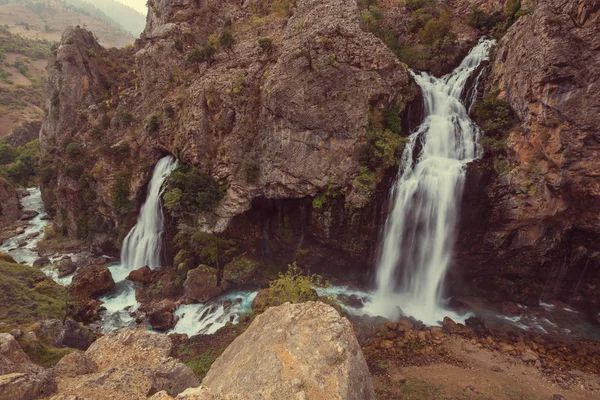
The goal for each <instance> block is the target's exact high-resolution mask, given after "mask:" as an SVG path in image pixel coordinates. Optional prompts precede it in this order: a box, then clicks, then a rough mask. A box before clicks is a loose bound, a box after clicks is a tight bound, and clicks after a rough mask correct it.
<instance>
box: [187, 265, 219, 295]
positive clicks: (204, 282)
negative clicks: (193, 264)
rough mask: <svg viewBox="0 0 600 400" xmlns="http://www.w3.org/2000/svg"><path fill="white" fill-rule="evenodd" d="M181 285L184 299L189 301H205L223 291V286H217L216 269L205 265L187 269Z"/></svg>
mask: <svg viewBox="0 0 600 400" xmlns="http://www.w3.org/2000/svg"><path fill="white" fill-rule="evenodd" d="M183 287H184V291H185V298H186V300H187V301H191V302H194V301H197V302H200V303H206V302H207V301H208V300H210V299H212V298H213V297H215V296H218V295H220V294H221V293H222V292H223V287H222V286H217V270H216V269H214V268H210V267H209V266H206V265H200V266H199V267H198V268H194V269H192V270H190V271H188V273H187V279H186V280H185V283H184V284H183Z"/></svg>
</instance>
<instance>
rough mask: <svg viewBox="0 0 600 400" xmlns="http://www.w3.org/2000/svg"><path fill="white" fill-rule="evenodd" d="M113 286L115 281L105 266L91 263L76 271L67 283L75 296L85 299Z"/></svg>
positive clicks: (104, 291)
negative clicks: (69, 283) (69, 282)
mask: <svg viewBox="0 0 600 400" xmlns="http://www.w3.org/2000/svg"><path fill="white" fill-rule="evenodd" d="M114 287H115V281H114V280H113V278H112V276H111V274H110V270H109V269H108V268H107V267H105V266H101V265H92V266H89V267H86V268H83V269H81V270H80V271H78V272H77V274H76V275H75V276H74V277H73V280H72V282H71V285H69V291H70V293H71V294H72V295H73V296H74V297H75V298H77V299H79V300H84V301H86V300H88V299H89V298H90V297H92V296H98V295H100V294H103V293H106V292H107V291H109V290H110V289H112V288H114Z"/></svg>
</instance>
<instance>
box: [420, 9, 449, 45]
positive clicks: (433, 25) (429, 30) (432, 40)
mask: <svg viewBox="0 0 600 400" xmlns="http://www.w3.org/2000/svg"><path fill="white" fill-rule="evenodd" d="M419 37H420V38H421V42H423V43H424V44H426V45H435V44H436V43H439V42H440V41H442V40H444V39H446V38H451V37H452V17H451V15H450V14H449V13H443V14H442V15H441V16H440V17H439V18H435V19H430V20H429V21H428V22H427V24H425V27H424V28H423V29H421V30H420V31H419Z"/></svg>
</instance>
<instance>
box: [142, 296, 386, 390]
mask: <svg viewBox="0 0 600 400" xmlns="http://www.w3.org/2000/svg"><path fill="white" fill-rule="evenodd" d="M152 399H154V400H159V399H165V400H166V399H169V397H168V396H166V395H165V394H164V393H157V394H156V395H155V396H154V397H152ZM177 399H188V400H192V399H194V400H217V399H223V400H230V399H231V400H233V399H282V400H283V399H331V400H333V399H340V400H341V399H344V400H353V399H356V400H359V399H360V400H367V399H375V393H374V391H373V384H372V382H371V375H370V374H369V369H368V367H367V364H366V362H365V359H364V357H363V354H362V351H361V349H360V346H359V345H358V341H357V340H356V337H355V336H354V332H353V330H352V326H351V325H350V322H349V321H348V320H347V319H346V318H344V317H341V316H340V315H339V314H338V312H337V311H335V310H334V309H333V308H332V307H331V306H329V305H327V304H324V303H321V302H307V303H301V304H289V303H287V304H284V305H282V306H279V307H273V308H269V309H268V310H267V311H265V312H264V313H263V314H261V315H259V316H258V317H256V319H255V320H254V321H253V322H252V324H251V325H250V327H248V329H247V330H246V332H244V333H243V334H242V335H240V336H239V337H238V338H237V339H235V340H234V341H233V343H232V344H231V345H229V347H228V348H227V349H226V350H225V352H224V353H223V354H222V355H221V356H220V357H219V358H218V359H217V360H216V361H215V362H214V364H213V365H212V367H211V369H210V370H209V372H208V374H207V375H206V377H205V378H204V380H203V381H202V387H199V388H193V389H188V390H186V391H185V392H183V393H181V394H180V395H179V396H177Z"/></svg>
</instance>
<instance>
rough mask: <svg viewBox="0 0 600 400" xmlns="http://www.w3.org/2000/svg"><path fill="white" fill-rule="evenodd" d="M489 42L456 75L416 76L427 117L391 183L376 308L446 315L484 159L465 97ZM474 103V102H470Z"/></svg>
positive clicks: (432, 317) (424, 316)
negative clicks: (457, 249)
mask: <svg viewBox="0 0 600 400" xmlns="http://www.w3.org/2000/svg"><path fill="white" fill-rule="evenodd" d="M493 45H494V41H492V40H482V41H480V42H479V44H478V45H477V46H476V47H474V48H473V49H472V50H471V52H470V53H469V55H468V56H467V57H466V58H465V59H464V60H463V62H462V64H461V65H460V66H459V67H458V68H457V69H456V70H454V71H453V72H452V73H450V74H448V75H445V76H443V77H441V78H439V79H438V78H436V77H434V76H431V75H429V74H427V73H424V72H423V73H414V74H413V76H414V78H415V80H416V82H417V84H418V85H419V86H420V87H421V89H422V92H423V101H424V109H425V119H424V121H423V123H422V124H421V126H420V127H419V128H418V129H417V130H416V131H415V132H414V133H413V134H412V135H411V137H410V140H409V143H408V144H407V146H406V148H405V150H404V153H403V155H402V162H401V169H400V171H399V174H398V178H397V181H396V183H395V185H394V187H393V188H392V193H391V198H392V200H393V202H394V206H393V211H392V213H391V214H390V215H389V216H388V219H387V221H386V226H385V236H384V242H383V246H382V250H381V255H380V259H379V264H378V268H377V292H376V294H375V296H374V299H373V303H372V304H371V307H370V308H371V311H373V312H375V313H376V314H379V315H384V316H386V317H388V318H398V317H399V315H400V313H402V314H405V315H412V316H414V317H416V318H418V319H420V320H422V321H423V322H425V323H429V324H435V323H436V322H437V321H439V320H440V319H441V318H443V316H444V315H445V314H447V312H445V311H444V309H443V307H442V304H441V298H440V295H441V290H442V283H443V281H444V277H445V275H446V270H447V269H448V266H449V265H450V261H451V257H452V250H453V246H454V235H455V231H456V224H457V219H458V212H459V205H460V201H461V195H462V191H463V185H464V179H465V173H466V165H467V163H469V162H470V161H472V160H473V159H475V158H478V157H480V156H481V149H480V146H479V145H478V139H479V135H480V131H479V128H478V127H477V126H476V125H475V123H473V121H471V119H470V118H469V116H468V112H467V107H469V104H467V105H465V104H464V103H463V101H462V99H461V96H464V89H465V85H466V83H467V81H468V80H469V78H470V77H471V75H472V74H473V72H474V71H475V70H476V69H477V67H478V66H479V65H480V64H481V63H482V62H483V61H484V60H487V59H488V57H489V51H490V49H491V47H492V46H493ZM469 101H470V102H472V99H469Z"/></svg>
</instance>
